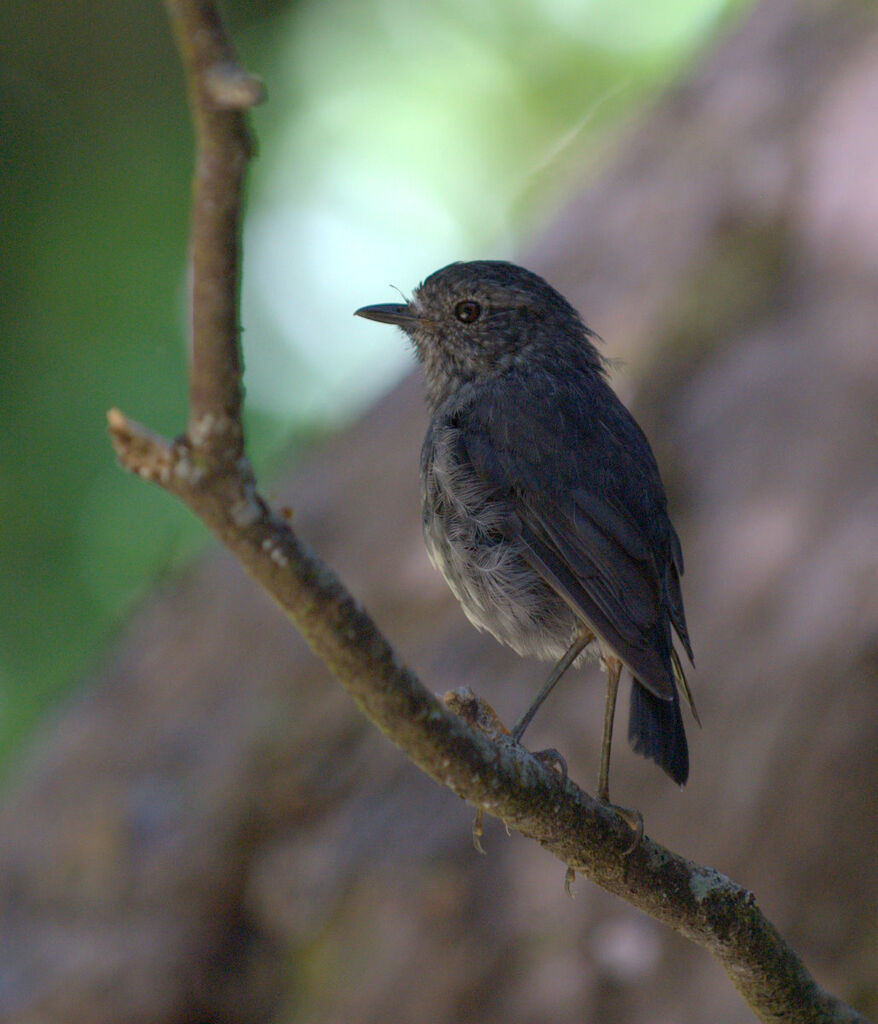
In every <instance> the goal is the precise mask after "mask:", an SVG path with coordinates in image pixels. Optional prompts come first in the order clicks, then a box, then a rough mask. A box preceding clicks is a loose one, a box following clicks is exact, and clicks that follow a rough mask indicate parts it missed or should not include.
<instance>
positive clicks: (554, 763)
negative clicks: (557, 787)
mask: <svg viewBox="0 0 878 1024" xmlns="http://www.w3.org/2000/svg"><path fill="white" fill-rule="evenodd" d="M531 756H532V757H535V758H536V759H537V761H539V762H540V764H543V765H545V766H546V767H547V768H554V769H555V771H556V772H557V773H558V774H559V775H560V776H561V782H562V784H563V783H565V782H566V781H567V762H566V761H565V760H564V755H563V754H561V753H560V751H558V750H555V748H554V747H548V748H547V749H546V750H532V751H531Z"/></svg>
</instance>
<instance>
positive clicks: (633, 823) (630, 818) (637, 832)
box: [598, 791, 643, 857]
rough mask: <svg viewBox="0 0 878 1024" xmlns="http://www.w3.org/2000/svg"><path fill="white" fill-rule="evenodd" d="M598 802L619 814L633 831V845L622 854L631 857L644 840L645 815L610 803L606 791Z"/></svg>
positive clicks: (599, 796) (599, 795) (601, 794)
mask: <svg viewBox="0 0 878 1024" xmlns="http://www.w3.org/2000/svg"><path fill="white" fill-rule="evenodd" d="M598 800H599V801H600V802H601V803H602V804H603V805H604V807H606V808H608V809H609V810H611V811H613V812H615V813H616V814H618V815H619V817H620V818H621V819H622V821H624V822H625V824H626V825H627V826H628V827H629V828H630V829H631V832H632V838H631V844H630V845H629V846H628V847H627V848H626V849H625V850H624V851H623V853H622V856H623V857H630V856H631V854H632V853H634V851H635V850H636V849H637V847H638V846H640V840H641V839H643V815H642V814H641V813H640V811H635V810H632V809H631V808H630V807H620V806H619V805H618V804H613V803H610V795H609V793H607V792H606V791H605V792H599V793H598Z"/></svg>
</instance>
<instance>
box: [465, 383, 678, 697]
mask: <svg viewBox="0 0 878 1024" xmlns="http://www.w3.org/2000/svg"><path fill="white" fill-rule="evenodd" d="M613 400H614V401H615V402H616V405H617V406H618V409H617V408H615V407H613V409H612V415H613V416H614V417H618V422H616V420H615V419H614V420H613V421H612V422H611V423H609V424H608V423H607V422H605V419H602V420H601V421H600V422H599V421H598V420H597V419H595V418H594V417H590V416H589V415H588V413H584V412H583V410H581V409H579V410H578V412H577V415H575V416H574V415H572V414H570V412H569V410H571V409H572V410H577V406H576V403H575V402H573V403H571V402H570V401H566V402H565V401H563V400H561V401H559V402H557V403H555V404H554V407H552V406H548V405H546V403H540V402H536V403H535V402H533V401H530V400H529V401H527V402H526V403H519V404H518V405H517V406H515V405H514V403H513V402H511V401H509V400H508V399H507V400H505V401H504V400H503V399H500V400H494V401H491V402H488V403H485V402H481V403H475V404H474V405H472V406H470V408H469V409H468V410H467V412H466V417H465V419H466V428H465V430H463V440H464V446H465V450H466V456H467V458H468V460H469V462H470V465H471V467H472V469H473V470H474V471H475V472H476V473H477V474H478V476H479V477H480V478H481V479H482V480H484V481H485V483H487V484H489V485H490V486H491V487H492V488H493V489H494V491H495V493H496V494H497V496H498V497H502V498H504V499H505V501H506V502H508V505H509V507H510V508H511V509H513V510H514V511H513V513H512V514H511V515H510V517H509V522H508V524H507V525H506V529H507V530H508V531H509V534H510V536H517V537H519V538H520V539H521V540H522V541H523V542H524V545H525V546H526V552H527V554H526V556H525V557H527V559H528V561H529V562H530V564H531V566H532V567H533V568H534V569H535V570H536V571H537V572H539V573H540V575H541V576H542V577H543V578H544V579H545V580H546V582H547V583H549V585H550V586H551V587H552V588H553V589H554V590H555V591H556V592H557V593H558V594H559V596H561V597H562V598H563V599H564V600H565V601H566V602H567V603H568V604H569V605H570V606H571V607H572V608H573V609H574V611H576V612H577V613H578V614H579V615H581V616H582V617H583V618H584V619H585V620H586V622H587V623H588V624H589V625H590V626H591V627H592V628H593V629H594V630H595V632H596V633H597V634H598V636H599V637H600V638H601V640H602V641H603V642H604V644H605V645H606V646H607V647H608V648H609V649H610V650H611V651H612V652H613V653H614V654H616V655H617V657H619V658H620V659H621V660H622V662H624V664H626V665H627V666H628V668H629V669H630V670H631V671H632V673H633V674H634V675H635V676H636V677H637V679H638V680H639V681H640V682H641V683H642V684H643V685H644V686H646V687H647V689H649V690H650V691H651V692H652V693H654V694H655V695H656V696H657V697H660V698H662V699H664V700H670V699H673V697H674V693H675V681H674V671H673V663H672V643H671V632H670V620H669V609H668V608H667V607H666V603H665V599H664V589H665V586H664V583H663V581H664V576H665V573H666V569H667V565H670V564H672V562H671V559H672V550H671V541H670V531H671V529H672V528H671V525H670V522H669V521H668V520H667V514H666V512H665V499H664V492H663V490H662V488H661V482H660V480H659V477H658V471H657V469H656V468H655V462H654V459H653V457H652V452H651V451H650V449H649V446H648V444H647V442H646V440H645V438H643V435H642V433H641V432H640V430H639V428H638V427H637V426H636V424H635V423H634V421H633V419H631V417H630V415H629V414H628V413H627V411H626V410H625V409H624V407H623V406H622V405H621V403H618V400H616V399H615V396H613ZM565 410H568V411H565ZM618 410H621V413H620V412H619V411H618ZM605 412H606V410H602V413H605ZM632 427H633V431H632ZM681 607H682V606H681Z"/></svg>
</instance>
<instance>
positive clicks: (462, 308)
mask: <svg viewBox="0 0 878 1024" xmlns="http://www.w3.org/2000/svg"><path fill="white" fill-rule="evenodd" d="M454 315H455V316H456V317H457V319H458V320H459V321H460V322H461V323H462V324H472V323H475V321H476V320H478V319H479V317H480V316H481V315H482V307H481V306H480V305H479V304H478V302H473V301H472V299H465V300H464V301H463V302H458V304H457V305H456V306H455V307H454Z"/></svg>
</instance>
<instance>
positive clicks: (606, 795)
mask: <svg viewBox="0 0 878 1024" xmlns="http://www.w3.org/2000/svg"><path fill="white" fill-rule="evenodd" d="M605 664H606V666H607V699H606V703H605V704H604V732H603V736H602V737H601V771H600V775H599V776H598V800H600V802H601V803H602V804H608V803H609V802H610V748H611V747H612V745H613V719H614V718H615V716H616V694H617V693H618V691H619V676H620V675H621V674H622V662H621V661H619V659H618V658H613V657H607V658H606V659H605Z"/></svg>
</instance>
